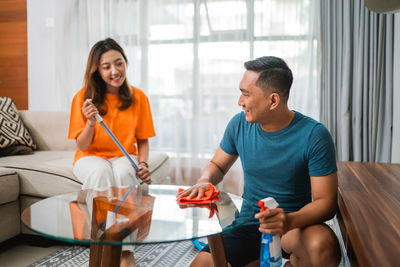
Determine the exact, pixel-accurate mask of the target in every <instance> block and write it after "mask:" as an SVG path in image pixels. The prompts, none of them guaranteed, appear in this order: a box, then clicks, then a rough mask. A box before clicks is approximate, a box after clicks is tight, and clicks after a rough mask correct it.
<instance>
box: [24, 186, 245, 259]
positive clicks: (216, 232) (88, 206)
mask: <svg viewBox="0 0 400 267" xmlns="http://www.w3.org/2000/svg"><path fill="white" fill-rule="evenodd" d="M179 188H187V187H183V186H174V185H138V186H132V187H126V188H116V187H113V188H109V189H107V190H104V191H95V190H82V191H80V192H75V193H69V194H64V195H59V196H54V197H50V198H47V199H44V200H41V201H39V202H36V203H35V204H33V205H32V206H31V207H29V208H27V209H25V210H24V211H23V213H22V216H21V219H22V222H23V223H24V225H25V226H26V227H27V228H28V229H30V230H32V231H33V232H36V233H38V234H40V235H42V236H44V237H47V238H50V239H55V240H59V241H64V242H69V243H74V244H81V245H90V258H89V266H119V263H120V256H121V247H122V245H129V244H149V243H159V242H178V241H183V240H191V239H198V238H201V237H207V239H208V244H209V246H210V250H211V254H212V256H213V260H214V264H215V266H227V262H226V255H225V250H224V246H223V242H222V236H221V234H222V233H223V232H227V231H230V230H232V229H234V228H236V227H240V226H241V225H243V224H236V225H234V226H232V225H231V223H232V221H233V220H234V218H235V213H236V212H237V211H238V210H237V206H238V207H240V204H241V201H242V200H241V198H240V197H238V196H235V195H232V194H229V193H225V192H220V194H219V199H220V201H214V202H213V203H211V204H200V205H199V204H187V205H179V204H178V203H177V201H176V195H177V193H178V189H179ZM235 203H236V205H235ZM251 219H252V218H249V219H248V220H251Z"/></svg>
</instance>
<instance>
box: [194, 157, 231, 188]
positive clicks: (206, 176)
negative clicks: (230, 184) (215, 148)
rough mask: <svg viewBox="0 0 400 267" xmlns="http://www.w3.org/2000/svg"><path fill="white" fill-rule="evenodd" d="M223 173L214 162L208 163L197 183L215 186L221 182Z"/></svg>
mask: <svg viewBox="0 0 400 267" xmlns="http://www.w3.org/2000/svg"><path fill="white" fill-rule="evenodd" d="M224 175H225V173H224V172H223V170H222V169H221V167H219V166H218V165H217V164H215V163H214V162H212V161H211V162H209V163H208V165H207V166H206V167H205V168H204V169H203V172H202V173H201V176H200V178H199V179H198V180H197V183H198V184H199V183H211V184H213V185H217V184H218V183H220V182H221V181H222V178H223V177H224Z"/></svg>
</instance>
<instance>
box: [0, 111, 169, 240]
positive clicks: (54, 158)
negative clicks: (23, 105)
mask: <svg viewBox="0 0 400 267" xmlns="http://www.w3.org/2000/svg"><path fill="white" fill-rule="evenodd" d="M19 113H20V115H21V117H22V120H23V122H24V124H25V126H26V127H27V128H28V130H29V132H30V134H31V136H32V138H33V140H34V141H35V143H36V145H37V150H35V151H34V153H33V154H31V155H15V156H5V157H0V242H3V241H5V240H7V239H10V238H12V237H14V236H16V235H18V234H20V233H29V231H28V230H27V229H25V227H23V226H22V225H21V223H20V214H21V211H23V210H24V209H25V208H27V207H29V206H30V205H31V204H33V203H34V202H36V201H38V200H40V199H43V198H47V197H51V196H54V195H58V194H63V193H68V192H73V191H78V190H80V188H81V183H80V182H79V181H78V180H77V179H76V178H75V177H74V175H73V173H72V162H73V157H74V153H75V149H76V144H75V141H74V140H68V139H67V132H68V124H69V116H68V113H66V112H49V111H20V112H19ZM148 163H149V169H150V172H151V177H152V180H153V183H154V184H168V183H169V177H168V173H169V161H168V156H167V154H166V153H164V152H155V151H150V156H149V162H148Z"/></svg>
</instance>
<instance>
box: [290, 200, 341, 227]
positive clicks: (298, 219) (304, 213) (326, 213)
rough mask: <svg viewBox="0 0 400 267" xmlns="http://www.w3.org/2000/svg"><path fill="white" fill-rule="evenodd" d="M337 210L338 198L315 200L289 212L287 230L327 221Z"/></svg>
mask: <svg viewBox="0 0 400 267" xmlns="http://www.w3.org/2000/svg"><path fill="white" fill-rule="evenodd" d="M336 210H337V203H336V200H330V199H318V200H315V201H313V202H311V203H309V204H307V205H305V206H304V207H303V208H301V209H300V210H298V211H296V212H292V213H288V214H287V219H288V221H289V224H288V228H289V229H287V231H289V230H292V229H295V228H303V227H306V226H308V225H313V224H318V223H322V222H324V221H327V220H329V219H331V218H332V217H333V216H334V215H335V214H336Z"/></svg>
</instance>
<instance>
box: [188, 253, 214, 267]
mask: <svg viewBox="0 0 400 267" xmlns="http://www.w3.org/2000/svg"><path fill="white" fill-rule="evenodd" d="M190 266H191V267H197V266H198V267H202V266H214V262H213V259H212V256H211V254H210V253H208V252H200V253H199V254H198V255H197V256H196V258H195V259H194V260H193V262H192V263H191V264H190Z"/></svg>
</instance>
